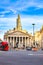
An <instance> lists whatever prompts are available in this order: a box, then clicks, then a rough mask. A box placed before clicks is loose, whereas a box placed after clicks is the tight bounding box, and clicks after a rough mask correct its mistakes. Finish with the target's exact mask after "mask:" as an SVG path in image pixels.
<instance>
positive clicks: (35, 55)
mask: <svg viewBox="0 0 43 65" xmlns="http://www.w3.org/2000/svg"><path fill="white" fill-rule="evenodd" d="M28 55H30V56H37V55H38V56H40V55H43V54H28Z"/></svg>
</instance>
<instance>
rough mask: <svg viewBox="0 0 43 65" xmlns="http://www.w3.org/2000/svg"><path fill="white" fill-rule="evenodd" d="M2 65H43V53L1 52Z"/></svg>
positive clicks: (0, 64) (0, 62)
mask: <svg viewBox="0 0 43 65" xmlns="http://www.w3.org/2000/svg"><path fill="white" fill-rule="evenodd" d="M0 65H43V51H37V52H35V51H26V50H18V51H16V50H13V51H0Z"/></svg>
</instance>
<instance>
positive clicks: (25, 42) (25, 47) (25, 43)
mask: <svg viewBox="0 0 43 65" xmlns="http://www.w3.org/2000/svg"><path fill="white" fill-rule="evenodd" d="M25 48H26V37H25Z"/></svg>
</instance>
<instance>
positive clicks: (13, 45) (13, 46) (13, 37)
mask: <svg viewBox="0 0 43 65" xmlns="http://www.w3.org/2000/svg"><path fill="white" fill-rule="evenodd" d="M13 47H14V37H13Z"/></svg>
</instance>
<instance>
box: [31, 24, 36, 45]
mask: <svg viewBox="0 0 43 65" xmlns="http://www.w3.org/2000/svg"><path fill="white" fill-rule="evenodd" d="M32 25H33V45H34V46H35V35H34V26H35V24H34V23H33V24H32Z"/></svg>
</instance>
